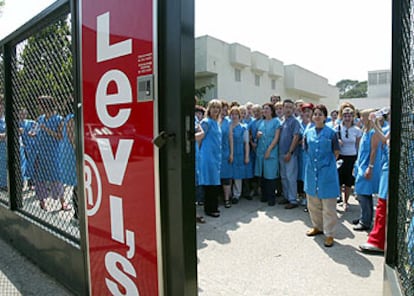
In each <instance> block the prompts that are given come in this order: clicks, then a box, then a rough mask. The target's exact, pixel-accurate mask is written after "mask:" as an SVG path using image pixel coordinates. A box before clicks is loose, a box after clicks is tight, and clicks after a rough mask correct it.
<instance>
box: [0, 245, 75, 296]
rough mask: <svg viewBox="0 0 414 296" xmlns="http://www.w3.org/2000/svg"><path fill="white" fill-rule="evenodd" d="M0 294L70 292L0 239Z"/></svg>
mask: <svg viewBox="0 0 414 296" xmlns="http://www.w3.org/2000/svg"><path fill="white" fill-rule="evenodd" d="M0 295H1V296H17V295H24V296H26V295H33V296H49V295H50V296H52V295H53V296H69V295H72V294H70V293H69V292H68V291H67V290H66V289H64V288H63V287H62V286H61V285H59V284H58V283H57V282H56V281H55V280H54V279H52V278H51V277H49V276H47V275H46V274H44V273H43V272H41V271H40V270H39V268H38V267H37V266H35V265H33V264H32V263H30V262H29V261H28V260H27V259H26V258H24V257H23V256H22V255H20V254H19V253H17V252H16V251H15V250H14V249H13V248H12V247H10V245H8V244H7V243H5V242H4V241H3V240H1V239H0Z"/></svg>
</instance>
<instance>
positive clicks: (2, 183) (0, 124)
mask: <svg viewBox="0 0 414 296" xmlns="http://www.w3.org/2000/svg"><path fill="white" fill-rule="evenodd" d="M0 189H1V190H7V148H6V120H5V118H4V99H3V97H0Z"/></svg>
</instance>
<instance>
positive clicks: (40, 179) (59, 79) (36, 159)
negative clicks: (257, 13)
mask: <svg viewBox="0 0 414 296" xmlns="http://www.w3.org/2000/svg"><path fill="white" fill-rule="evenodd" d="M136 1H138V0H136ZM115 2H116V1H113V3H115ZM155 2H156V5H157V8H158V10H157V11H156V14H155V15H154V16H155V21H154V25H155V28H156V29H157V30H158V37H157V39H158V40H157V44H158V46H157V49H156V54H157V57H158V59H159V62H158V65H156V66H157V67H158V69H157V70H158V72H159V76H158V80H157V81H156V82H154V84H155V85H154V87H156V88H157V89H158V99H157V100H156V104H155V106H157V108H158V109H157V111H156V112H157V116H155V118H154V120H157V126H158V127H159V130H158V131H155V132H156V133H161V131H163V132H164V133H163V134H167V135H169V136H168V137H167V138H168V140H167V142H168V143H167V145H165V146H164V147H162V148H161V149H160V150H159V151H158V150H157V153H158V159H157V161H159V162H155V164H156V165H157V166H159V176H158V177H157V178H158V179H157V184H156V186H158V188H157V189H158V190H159V195H160V196H161V198H160V216H161V217H160V221H161V227H160V230H161V231H160V232H161V233H159V234H158V235H159V237H161V238H162V239H161V241H160V243H159V245H160V248H161V250H162V256H161V257H160V258H159V260H160V261H162V264H161V266H162V270H161V272H160V274H161V276H160V281H161V286H162V288H161V289H160V294H161V295H162V294H165V295H195V294H196V293H197V262H196V244H195V242H196V240H195V231H196V229H195V227H194V225H195V208H194V202H193V198H194V197H193V192H194V182H188V180H194V151H193V149H194V145H193V144H192V140H193V137H194V126H193V124H191V123H192V120H193V116H194V105H193V104H194V102H193V100H194V63H193V61H194V0H179V1H168V0H158V1H155ZM80 3H81V1H77V0H58V1H56V2H54V3H53V4H52V5H51V6H49V7H48V8H47V9H46V10H44V11H43V12H41V13H40V14H39V15H37V16H36V17H35V18H33V19H32V20H30V21H29V22H28V23H26V24H25V25H23V26H22V27H20V28H19V29H18V30H17V31H15V32H14V33H12V34H10V35H9V36H7V37H6V38H5V39H3V40H1V41H0V97H1V98H0V223H1V226H2V227H1V228H0V235H1V236H2V238H4V239H6V240H7V241H9V243H10V244H12V245H13V246H14V247H15V248H16V249H18V250H19V251H20V252H21V253H23V254H25V256H26V257H28V258H30V259H31V260H32V261H34V263H36V264H37V265H38V266H39V267H40V268H41V269H43V270H44V271H45V272H46V273H48V274H49V275H51V276H52V277H54V278H55V279H56V280H58V281H59V282H60V283H62V284H64V285H65V286H66V287H67V288H68V289H70V290H71V291H72V292H73V293H74V294H76V295H88V294H89V293H90V286H91V283H90V282H89V281H90V278H89V261H88V252H87V250H88V246H87V236H88V234H87V231H86V229H87V228H86V222H85V217H86V213H85V209H86V204H85V203H86V202H85V188H84V183H85V182H84V178H83V176H84V174H83V170H84V166H83V165H84V164H83V158H84V156H83V155H84V151H83V150H84V149H83V145H84V144H83V133H84V132H85V133H86V131H83V127H82V123H83V121H82V118H81V117H82V103H83V99H82V92H81V84H82V80H81V77H80V76H81V66H82V65H81V63H82V62H81V59H80V56H79V53H80V48H81V43H80V40H79V39H78V38H79V34H78V33H79V32H80V27H79V26H80V24H81V22H80V20H79V19H78V17H79V16H80V7H79V5H80ZM113 3H112V4H113ZM115 7H116V5H115ZM89 99H90V98H89ZM3 111H4V112H3ZM171 113H173V114H175V116H174V117H172V116H171V115H170V114H171ZM103 132H104V131H103ZM149 141H151V139H149ZM63 142H64V143H65V145H61V144H59V143H63ZM142 210H145V209H142ZM111 247H113V246H109V245H102V246H99V248H102V249H105V248H106V249H108V250H109V249H110V248H111ZM139 276H145V273H144V274H140V275H139ZM111 280H112V279H111ZM101 282H103V285H105V281H101ZM112 282H113V281H112ZM98 284H101V283H98ZM107 292H108V291H107ZM108 293H109V292H108ZM144 294H145V293H144Z"/></svg>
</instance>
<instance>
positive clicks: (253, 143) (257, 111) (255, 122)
mask: <svg viewBox="0 0 414 296" xmlns="http://www.w3.org/2000/svg"><path fill="white" fill-rule="evenodd" d="M252 112H253V119H252V120H251V121H250V123H249V126H248V128H249V141H250V155H249V164H248V165H247V170H248V173H247V176H248V178H249V176H251V177H250V178H251V181H250V186H249V187H250V192H249V194H248V196H247V197H246V198H247V199H249V200H251V199H253V196H255V195H259V183H260V182H259V179H258V177H256V176H255V174H254V168H255V165H256V148H257V137H256V136H257V131H258V128H259V125H260V122H261V121H262V120H263V119H262V106H261V105H259V104H255V105H253V107H252Z"/></svg>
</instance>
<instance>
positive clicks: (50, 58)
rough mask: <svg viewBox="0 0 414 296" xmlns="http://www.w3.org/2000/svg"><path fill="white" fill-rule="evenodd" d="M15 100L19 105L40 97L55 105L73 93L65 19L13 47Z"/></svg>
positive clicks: (70, 59)
mask: <svg viewBox="0 0 414 296" xmlns="http://www.w3.org/2000/svg"><path fill="white" fill-rule="evenodd" d="M16 51H17V54H16V69H15V70H14V71H16V72H17V82H16V89H15V90H14V91H15V97H16V98H18V100H19V102H18V103H19V105H21V106H30V102H32V101H33V100H35V99H36V98H37V97H39V96H41V95H50V96H53V97H54V98H56V99H57V100H58V101H60V100H63V99H66V98H67V97H68V96H70V95H72V93H73V79H72V77H73V76H72V52H71V31H70V27H69V22H68V21H67V18H66V17H64V18H62V19H61V20H58V21H56V22H55V23H53V24H51V25H49V26H48V27H46V28H44V29H43V30H40V31H39V32H38V33H36V34H34V35H32V36H31V37H29V38H28V39H27V40H26V41H24V42H22V43H20V44H19V45H18V46H17V49H16Z"/></svg>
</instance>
